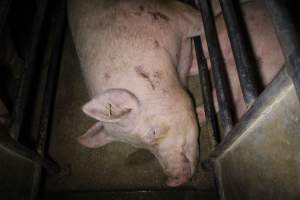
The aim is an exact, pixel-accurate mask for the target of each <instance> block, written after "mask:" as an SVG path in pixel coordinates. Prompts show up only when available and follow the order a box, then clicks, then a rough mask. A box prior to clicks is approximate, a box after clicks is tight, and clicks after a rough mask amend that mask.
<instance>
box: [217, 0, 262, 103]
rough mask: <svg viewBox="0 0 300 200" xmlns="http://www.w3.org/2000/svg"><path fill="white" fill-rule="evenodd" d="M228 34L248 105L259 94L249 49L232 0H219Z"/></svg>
mask: <svg viewBox="0 0 300 200" xmlns="http://www.w3.org/2000/svg"><path fill="white" fill-rule="evenodd" d="M219 1H220V4H221V7H222V10H223V15H224V19H225V22H226V26H227V29H228V35H229V39H230V43H231V46H232V51H233V55H234V58H235V62H236V68H237V72H238V75H239V80H240V83H241V88H242V92H243V96H244V100H245V103H246V105H247V107H250V106H251V105H252V104H253V103H254V101H255V99H256V98H257V96H258V95H259V90H258V88H259V87H258V84H257V81H255V73H254V72H255V66H254V62H251V58H250V51H249V49H251V48H250V47H249V46H247V44H248V43H247V42H246V38H245V35H244V34H243V33H242V29H241V26H240V24H239V21H238V18H237V11H236V9H235V7H234V4H233V1H232V0H219Z"/></svg>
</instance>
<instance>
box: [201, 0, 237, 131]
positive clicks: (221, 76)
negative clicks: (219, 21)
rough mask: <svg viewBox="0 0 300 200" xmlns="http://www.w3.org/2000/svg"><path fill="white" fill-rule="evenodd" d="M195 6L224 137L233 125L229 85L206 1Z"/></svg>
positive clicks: (202, 0) (210, 11) (209, 7)
mask: <svg viewBox="0 0 300 200" xmlns="http://www.w3.org/2000/svg"><path fill="white" fill-rule="evenodd" d="M197 4H198V7H199V8H200V11H201V14H202V18H203V25H204V30H205V36H206V40H207V46H208V51H209V55H210V61H211V64H212V72H213V78H214V83H215V87H216V92H217V98H218V103H219V107H220V117H221V125H222V127H223V134H222V135H223V136H226V134H227V133H228V132H229V131H230V130H231V128H232V125H233V116H232V115H233V112H232V106H231V103H232V101H231V96H230V90H229V84H228V80H227V77H226V76H225V74H226V72H225V64H224V60H223V57H222V53H221V50H220V46H219V43H218V36H217V31H216V27H215V24H214V17H213V13H212V10H211V6H210V4H209V2H208V0H198V2H197ZM199 23H200V22H199Z"/></svg>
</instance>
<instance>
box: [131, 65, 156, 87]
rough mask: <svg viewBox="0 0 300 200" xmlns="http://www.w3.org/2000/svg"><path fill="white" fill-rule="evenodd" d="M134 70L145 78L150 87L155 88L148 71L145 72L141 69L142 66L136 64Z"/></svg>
mask: <svg viewBox="0 0 300 200" xmlns="http://www.w3.org/2000/svg"><path fill="white" fill-rule="evenodd" d="M135 71H136V73H137V75H138V76H140V77H142V78H144V79H146V80H147V81H148V82H149V83H150V85H151V87H152V89H153V90H155V85H154V83H153V81H152V80H151V78H150V75H149V73H147V72H145V70H144V69H143V66H141V65H139V66H136V67H135Z"/></svg>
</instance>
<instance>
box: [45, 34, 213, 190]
mask: <svg viewBox="0 0 300 200" xmlns="http://www.w3.org/2000/svg"><path fill="white" fill-rule="evenodd" d="M189 88H190V90H191V93H193V94H196V96H198V97H200V96H201V95H200V88H199V80H198V78H197V77H191V78H190V79H189ZM200 99H201V98H198V99H196V100H195V102H196V104H198V105H199V104H201V100H200ZM87 100H88V95H87V91H86V88H85V86H84V82H83V78H82V76H81V73H80V68H79V62H78V58H77V56H76V52H75V49H74V46H73V42H72V40H71V38H70V34H69V33H68V34H67V36H66V40H65V46H64V52H63V57H62V63H61V70H60V77H59V84H58V91H57V98H56V104H55V110H54V120H53V128H52V133H51V138H50V147H49V154H50V156H51V157H52V158H53V159H54V160H56V161H57V162H58V163H59V164H60V165H61V166H62V167H63V171H62V173H60V174H58V175H49V176H48V177H47V178H46V189H47V190H48V191H66V190H73V191H74V190H76V191H77V190H81V191H82V190H114V189H162V188H165V187H166V186H165V185H164V181H165V176H164V174H163V172H162V169H161V167H160V165H159V163H158V161H157V160H156V159H155V158H154V156H153V155H152V154H150V153H149V152H147V151H146V150H141V149H136V148H134V147H132V146H130V145H128V144H123V143H117V142H115V143H111V144H109V145H106V146H105V147H102V148H99V149H87V148H85V147H83V146H81V145H79V144H78V143H77V141H76V137H78V136H79V135H81V134H82V133H84V132H85V131H86V130H87V129H88V128H89V127H90V126H91V125H92V124H93V123H94V120H92V119H90V118H88V117H87V116H85V115H84V114H83V112H82V111H81V106H82V105H83V104H84V103H85V102H86V101H87ZM207 129H208V128H207V126H205V125H204V126H203V127H202V128H201V136H200V146H201V147H200V152H201V153H200V155H201V159H205V158H206V157H207V156H208V153H209V151H210V150H211V147H212V143H211V136H210V135H209V133H208V131H207ZM213 183H214V182H213V178H212V174H211V172H209V171H205V170H203V169H202V168H201V165H199V166H198V170H197V173H196V174H195V176H194V177H193V179H192V180H191V181H190V182H189V183H188V184H187V185H185V186H184V187H185V188H193V189H199V190H209V191H211V190H214V184H213Z"/></svg>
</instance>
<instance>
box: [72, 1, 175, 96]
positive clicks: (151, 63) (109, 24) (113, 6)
mask: <svg viewBox="0 0 300 200" xmlns="http://www.w3.org/2000/svg"><path fill="white" fill-rule="evenodd" d="M163 2H164V1H163ZM168 6H169V7H170V6H172V2H171V1H166V2H164V5H163V6H162V5H161V4H159V5H158V4H157V2H156V1H144V0H131V1H129V0H128V1H126V0H125V1H124V0H123V1H119V0H115V1H96V0H85V1H81V0H72V1H69V4H68V12H69V13H68V15H69V23H70V27H71V32H72V35H73V40H74V42H75V47H76V50H77V53H78V56H79V59H80V63H81V68H82V71H83V74H84V77H85V81H86V83H87V86H88V89H89V92H90V94H91V95H92V96H94V95H96V94H98V93H100V92H102V91H103V90H105V89H107V88H112V87H114V88H117V87H123V88H124V86H125V85H124V83H126V87H129V88H127V89H130V90H139V88H136V83H135V81H134V79H135V78H134V77H135V76H136V72H135V70H134V69H135V68H136V67H138V66H144V65H147V66H146V67H147V68H156V67H159V68H162V67H164V66H169V65H171V63H169V62H173V64H176V62H177V60H176V59H177V58H176V52H177V51H178V48H179V45H180V43H179V42H178V44H176V43H174V41H176V38H177V37H179V35H178V32H176V31H174V30H175V27H174V26H176V25H175V24H174V23H173V21H175V20H174V17H173V13H172V12H171V11H169V10H167V7H168ZM177 40H178V39H177ZM178 41H180V40H178ZM166 49H168V51H166ZM154 58H155V59H154ZM165 62H166V63H165ZM160 70H163V69H160ZM169 70H170V69H169ZM130 87H131V88H130Z"/></svg>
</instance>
